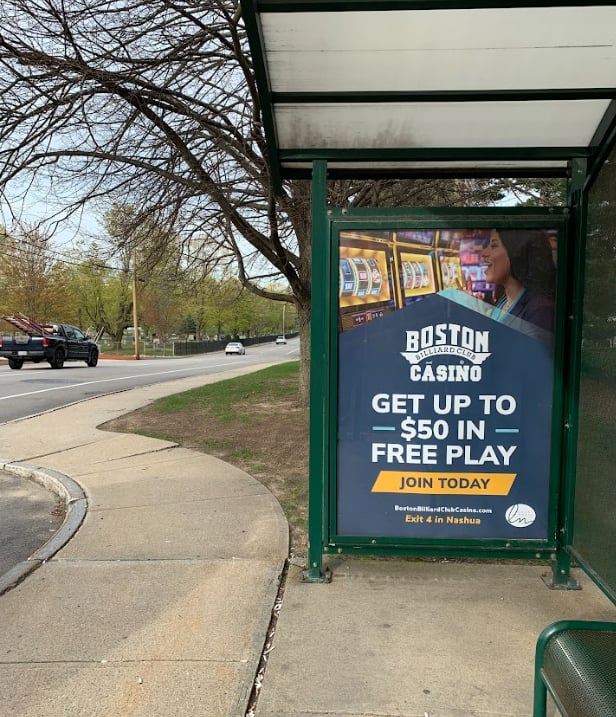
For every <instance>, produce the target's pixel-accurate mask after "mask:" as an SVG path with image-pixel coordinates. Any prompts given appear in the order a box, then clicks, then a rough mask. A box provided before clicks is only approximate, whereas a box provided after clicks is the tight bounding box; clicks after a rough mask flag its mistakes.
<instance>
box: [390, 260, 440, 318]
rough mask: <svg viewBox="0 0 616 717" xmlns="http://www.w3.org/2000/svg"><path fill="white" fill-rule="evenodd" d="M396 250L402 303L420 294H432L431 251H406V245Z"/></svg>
mask: <svg viewBox="0 0 616 717" xmlns="http://www.w3.org/2000/svg"><path fill="white" fill-rule="evenodd" d="M398 252H399V266H400V285H401V289H402V297H403V304H404V305H408V304H409V303H412V302H413V301H415V300H416V299H418V298H420V297H422V296H426V295H428V294H433V293H434V292H435V291H436V277H435V275H434V265H433V260H432V254H431V252H427V251H423V252H419V251H407V250H406V247H404V249H398Z"/></svg>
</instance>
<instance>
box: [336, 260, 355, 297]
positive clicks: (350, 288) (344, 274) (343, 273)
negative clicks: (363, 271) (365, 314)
mask: <svg viewBox="0 0 616 717" xmlns="http://www.w3.org/2000/svg"><path fill="white" fill-rule="evenodd" d="M339 280H340V296H353V293H354V291H355V277H354V274H353V270H352V269H351V264H350V263H349V260H348V259H346V258H345V257H341V258H340V276H339Z"/></svg>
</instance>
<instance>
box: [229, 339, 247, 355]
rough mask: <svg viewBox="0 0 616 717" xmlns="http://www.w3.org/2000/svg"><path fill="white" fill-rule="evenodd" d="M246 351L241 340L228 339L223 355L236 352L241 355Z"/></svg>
mask: <svg viewBox="0 0 616 717" xmlns="http://www.w3.org/2000/svg"><path fill="white" fill-rule="evenodd" d="M245 353H246V349H245V348H244V344H243V343H242V342H241V341H230V342H229V343H228V344H227V345H226V346H225V356H229V355H230V354H237V355H238V356H243V355H244V354H245Z"/></svg>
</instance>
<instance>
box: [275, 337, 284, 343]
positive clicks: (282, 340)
mask: <svg viewBox="0 0 616 717" xmlns="http://www.w3.org/2000/svg"><path fill="white" fill-rule="evenodd" d="M276 343H277V344H286V343H287V339H286V337H285V336H278V337H277V338H276Z"/></svg>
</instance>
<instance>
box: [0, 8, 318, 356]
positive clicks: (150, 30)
mask: <svg viewBox="0 0 616 717" xmlns="http://www.w3.org/2000/svg"><path fill="white" fill-rule="evenodd" d="M0 21H1V23H2V28H3V30H2V32H1V33H0V65H1V71H0V190H2V191H3V192H4V194H5V197H7V198H8V197H10V198H11V199H14V198H15V197H16V196H18V194H19V192H22V193H23V194H27V193H28V192H32V191H33V190H35V189H36V190H38V191H39V192H53V193H54V195H55V196H56V197H57V198H59V199H60V200H63V201H64V207H65V213H68V212H75V211H79V210H80V209H81V208H83V207H84V206H85V205H86V204H87V203H89V202H98V203H99V206H100V205H101V204H105V205H107V206H109V205H111V203H113V202H119V203H123V202H125V201H126V200H127V198H128V199H129V200H130V203H131V204H132V205H133V206H137V207H139V211H138V212H136V214H135V222H136V224H139V223H141V222H142V221H143V217H144V215H151V214H155V215H156V218H157V221H159V222H163V221H167V222H169V223H174V224H175V226H176V228H177V227H180V228H181V231H182V232H183V234H182V238H183V240H184V241H185V242H189V241H190V242H191V253H193V254H194V252H195V246H196V244H197V242H198V237H200V236H207V237H208V242H209V245H210V246H211V241H212V238H215V239H216V241H217V243H218V245H219V247H222V249H223V254H225V255H226V256H227V257H232V258H234V259H235V260H236V261H237V262H238V264H239V267H240V271H239V274H240V279H241V281H242V282H243V283H244V284H245V286H247V287H248V288H250V289H251V290H252V291H254V292H255V293H257V294H260V295H262V296H266V297H268V298H273V299H278V300H281V301H289V300H292V301H293V302H294V303H295V304H296V306H297V310H298V314H299V316H300V317H301V319H300V324H301V325H302V328H303V329H307V327H308V325H309V320H310V290H309V285H310V284H309V280H310V272H309V268H310V262H309V261H307V259H306V257H307V256H308V255H309V244H310V241H309V224H308V211H307V208H306V202H307V193H306V188H305V187H304V186H302V184H301V183H298V184H297V185H289V186H288V187H287V188H286V191H285V193H284V194H283V196H282V197H279V198H278V199H275V198H274V191H273V187H272V183H271V179H270V173H269V170H268V165H267V161H266V158H265V141H264V135H263V130H262V126H261V119H260V105H259V99H258V95H257V91H256V85H255V82H254V77H253V71H252V66H251V63H250V59H249V52H248V47H247V43H246V38H245V32H244V28H243V25H242V23H241V18H240V13H239V11H238V6H237V4H236V3H234V2H232V1H231V0H228V1H227V0H209V1H208V2H196V1H194V0H177V1H173V0H172V1H165V0H132V1H131V0H116V1H115V2H114V1H113V0H112V1H111V2H109V0H71V2H69V3H66V2H63V0H34V1H33V2H31V1H30V0H7V1H6V2H3V3H2V5H1V7H0ZM57 218H58V220H61V219H62V216H58V217H57ZM220 255H221V254H220V249H219V258H220ZM280 275H282V276H284V277H285V278H286V280H287V282H288V283H289V285H290V286H291V290H292V295H291V296H290V295H289V294H272V293H271V292H269V291H268V290H267V289H265V288H264V287H265V286H266V284H267V283H271V279H272V278H273V277H280ZM304 335H307V331H304ZM302 346H303V350H304V352H305V353H304V356H303V361H304V362H305V361H306V360H307V350H308V348H309V347H308V343H307V342H302Z"/></svg>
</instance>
